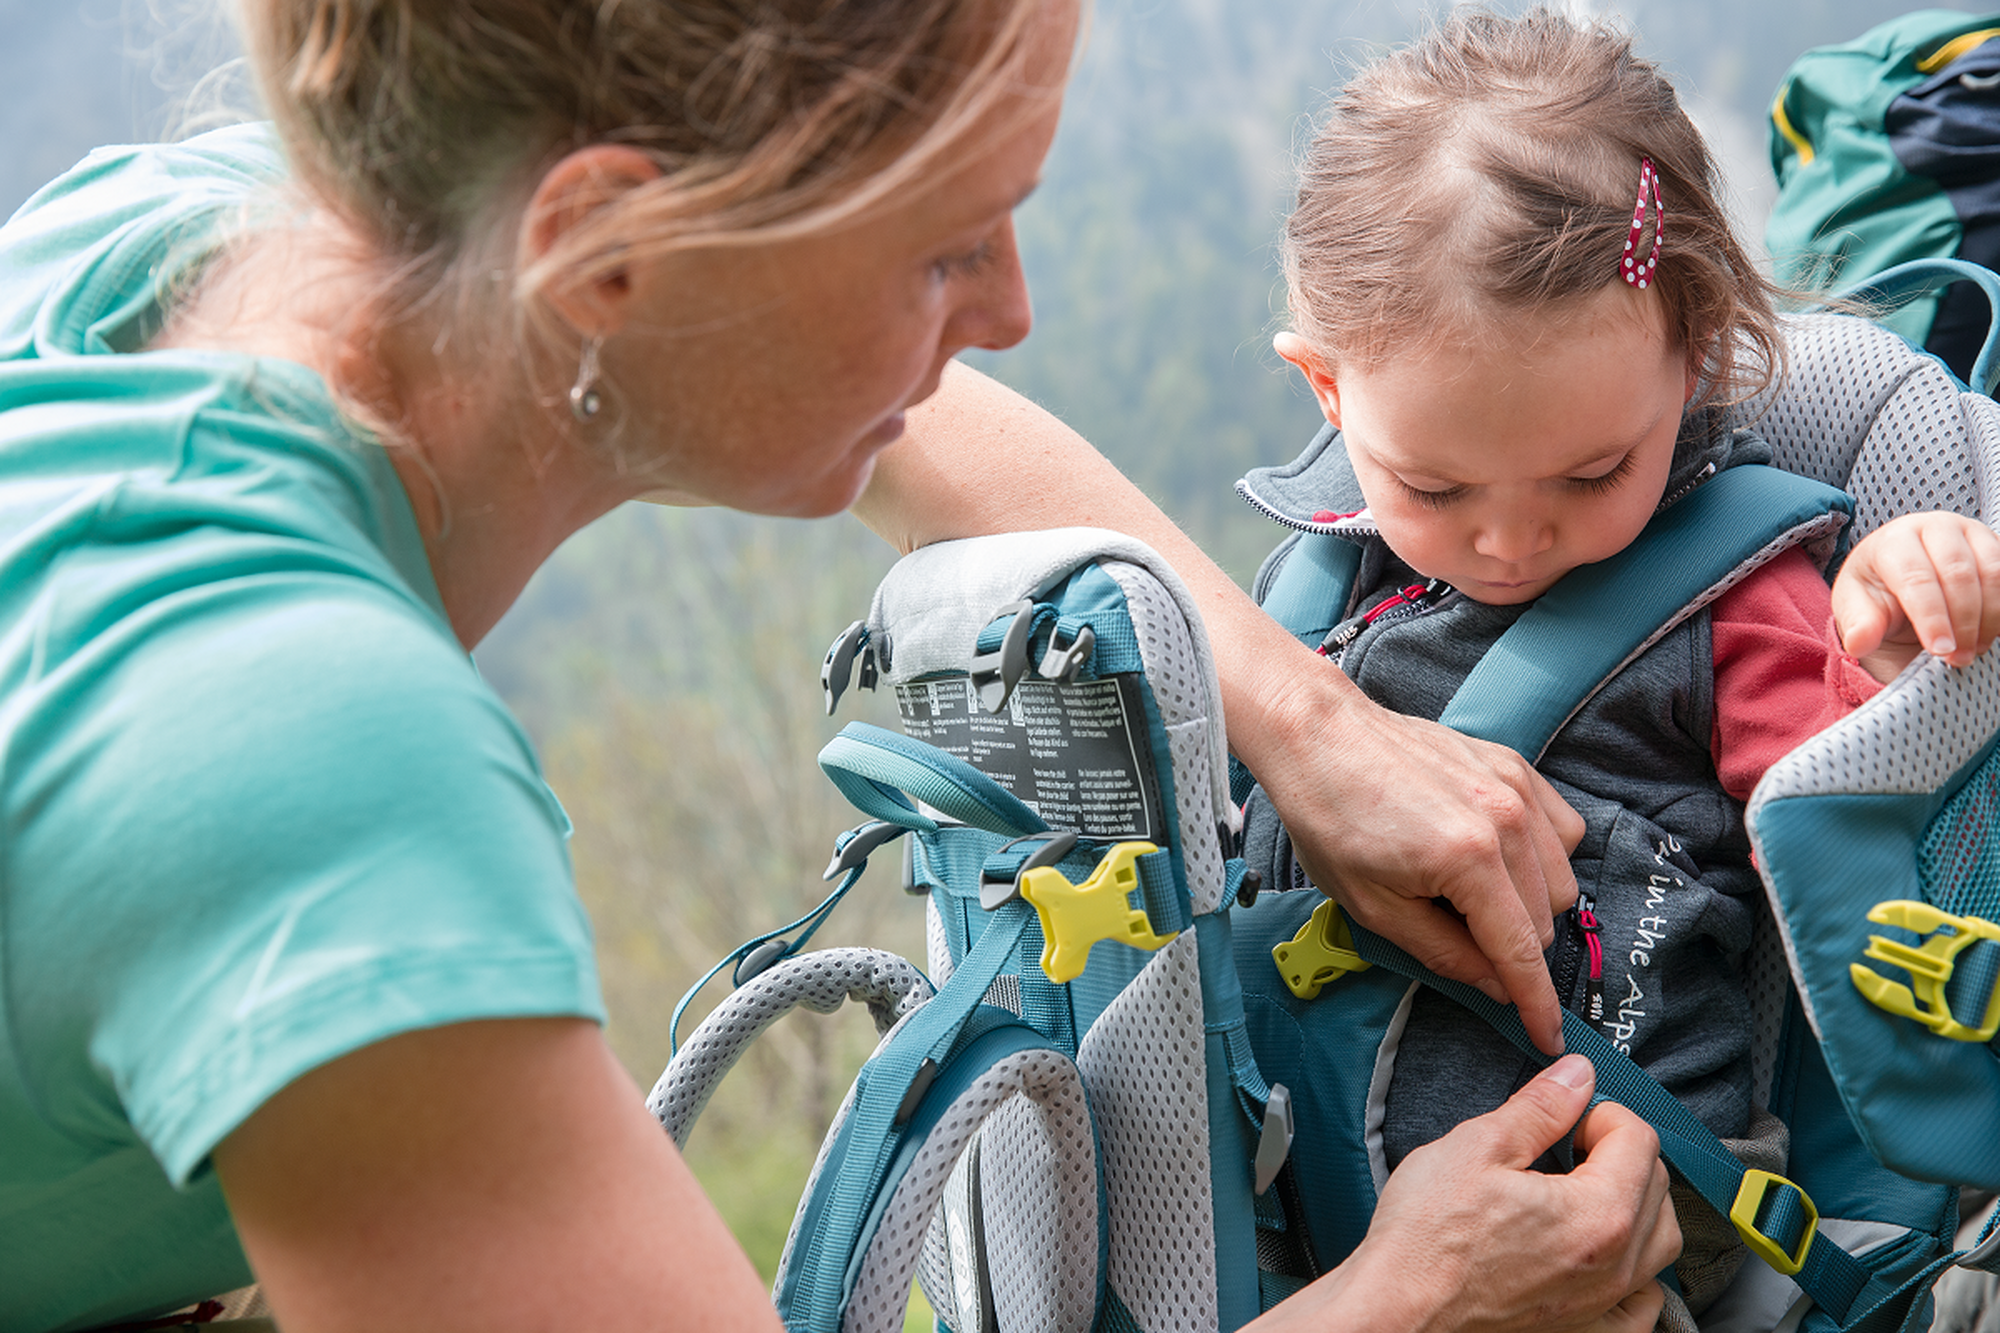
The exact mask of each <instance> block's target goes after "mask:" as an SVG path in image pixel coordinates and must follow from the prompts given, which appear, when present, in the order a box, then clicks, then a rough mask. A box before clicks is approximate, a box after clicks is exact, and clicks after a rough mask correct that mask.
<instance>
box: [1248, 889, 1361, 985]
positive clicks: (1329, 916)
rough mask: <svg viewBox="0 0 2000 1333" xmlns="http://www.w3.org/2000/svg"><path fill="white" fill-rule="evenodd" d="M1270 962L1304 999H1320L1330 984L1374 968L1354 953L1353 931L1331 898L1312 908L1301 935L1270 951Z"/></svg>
mask: <svg viewBox="0 0 2000 1333" xmlns="http://www.w3.org/2000/svg"><path fill="white" fill-rule="evenodd" d="M1271 961H1272V962H1274V963H1276V964H1277V965H1278V976H1279V977H1280V978H1281V979H1282V980H1283V981H1284V983H1285V987H1286V989H1287V990H1289V991H1291V993H1292V994H1294V995H1296V996H1298V997H1299V998H1300V999H1301V1000H1312V999H1317V998H1318V997H1319V992H1320V988H1321V987H1322V986H1324V985H1326V984H1327V983H1328V982H1330V981H1337V980H1339V979H1340V978H1341V977H1344V976H1346V975H1347V974H1348V973H1349V972H1365V971H1367V970H1368V969H1369V968H1371V967H1373V966H1374V964H1373V963H1370V962H1369V961H1367V960H1366V959H1365V958H1363V957H1362V956H1361V955H1360V954H1358V953H1356V952H1355V951H1354V932H1353V931H1352V930H1351V929H1349V928H1348V925H1347V918H1346V917H1344V916H1342V915H1341V913H1340V907H1339V906H1338V904H1336V903H1335V902H1334V901H1333V899H1331V898H1328V899H1327V900H1326V901H1325V902H1323V903H1321V904H1320V905H1319V906H1318V907H1315V908H1313V914H1312V916H1311V917H1309V918H1308V919H1307V921H1306V923H1305V924H1304V925H1303V926H1300V927H1299V933H1298V934H1296V935H1294V936H1292V938H1291V939H1289V940H1287V941H1285V942H1284V943H1283V944H1280V945H1278V946H1276V947H1275V948H1273V949H1272V950H1271Z"/></svg>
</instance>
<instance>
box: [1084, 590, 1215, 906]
mask: <svg viewBox="0 0 2000 1333" xmlns="http://www.w3.org/2000/svg"><path fill="white" fill-rule="evenodd" d="M1101 563H1102V568H1103V570H1104V572H1105V573H1106V574H1108V575H1110V576H1111V580H1112V582H1114V583H1116V584H1117V585H1118V587H1119V590H1120V591H1121V592H1123V593H1124V594H1125V604H1126V609H1127V610H1128V612H1129V613H1130V615H1131V618H1132V630H1133V633H1134V634H1136V635H1137V636H1138V639H1139V657H1140V660H1141V661H1143V662H1144V663H1145V664H1146V684H1147V685H1148V686H1149V687H1150V688H1151V689H1152V691H1153V701H1154V703H1155V704H1157V705H1158V707H1159V710H1160V722H1161V725H1162V726H1163V727H1164V728H1165V729H1166V733H1167V750H1168V753H1169V757H1170V759H1171V762H1172V765H1173V770H1174V797H1175V805H1176V807H1177V809H1178V810H1179V813H1180V824H1181V828H1180V837H1181V860H1182V862H1183V864H1185V865H1186V866H1187V880H1188V897H1189V899H1190V900H1191V902H1192V903H1193V906H1194V911H1195V914H1196V915H1197V916H1200V915H1204V914H1206V913H1209V912H1213V911H1214V910H1215V909H1216V908H1218V907H1220V906H1221V905H1222V892H1223V888H1224V881H1225V871H1224V869H1223V865H1222V844H1221V840H1220V838H1219V836H1218V835H1217V833H1216V825H1217V824H1218V823H1219V822H1227V821H1229V820H1230V819H1232V818H1233V817H1234V816H1235V815H1236V811H1235V808H1234V806H1233V804H1232V803H1231V802H1230V801H1229V799H1228V789H1229V774H1228V765H1227V763H1225V762H1224V761H1223V760H1222V759H1221V757H1220V756H1221V755H1222V754H1223V753H1224V751H1222V750H1219V749H1214V748H1212V747H1213V746H1214V745H1215V742H1216V737H1217V735H1218V734H1219V733H1220V731H1221V727H1220V722H1221V717H1222V703H1221V697H1220V693H1219V691H1218V688H1217V686H1216V681H1215V668H1214V666H1213V665H1211V664H1210V661H1209V657H1208V645H1207V644H1206V643H1199V645H1198V640H1197V638H1196V634H1197V633H1198V632H1199V622H1197V621H1190V620H1189V619H1188V616H1187V608H1186V607H1185V606H1184V605H1182V604H1181V603H1180V602H1177V601H1175V600H1174V598H1173V594H1172V590H1171V589H1170V588H1169V587H1168V586H1167V585H1166V584H1164V583H1162V582H1161V581H1160V580H1159V579H1157V578H1154V577H1153V576H1152V571H1151V570H1149V569H1147V568H1144V567H1142V566H1139V565H1134V564H1128V563H1126V562H1124V561H1122V560H1107V561H1103V562H1101ZM1197 645H1198V646H1197ZM1218 786H1219V789H1220V790H1221V791H1222V793H1223V797H1222V804H1221V806H1220V807H1218V806H1216V805H1214V804H1212V803H1210V802H1208V801H1203V800H1201V799H1199V797H1200V794H1201V793H1204V792H1206V793H1213V792H1215V791H1217V790H1218Z"/></svg>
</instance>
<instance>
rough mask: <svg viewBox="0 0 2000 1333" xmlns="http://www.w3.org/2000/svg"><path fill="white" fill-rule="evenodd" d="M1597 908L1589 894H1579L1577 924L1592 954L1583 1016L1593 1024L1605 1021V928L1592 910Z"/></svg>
mask: <svg viewBox="0 0 2000 1333" xmlns="http://www.w3.org/2000/svg"><path fill="white" fill-rule="evenodd" d="M1596 906H1597V903H1596V901H1595V900H1594V899H1592V898H1591V897H1590V895H1589V894H1578V895H1577V900H1576V924H1577V925H1578V926H1580V927H1582V928H1583V943H1584V948H1585V949H1586V950H1587V951H1588V952H1589V954H1590V983H1589V985H1588V986H1586V987H1585V989H1584V1001H1583V1016H1584V1017H1585V1018H1587V1019H1589V1020H1590V1021H1591V1022H1593V1023H1600V1022H1602V1021H1604V940H1603V938H1602V937H1603V934H1604V926H1603V924H1602V923H1600V922H1599V921H1598V919H1597V913H1596V912H1595V911H1593V910H1592V909H1593V908H1595V907H1596Z"/></svg>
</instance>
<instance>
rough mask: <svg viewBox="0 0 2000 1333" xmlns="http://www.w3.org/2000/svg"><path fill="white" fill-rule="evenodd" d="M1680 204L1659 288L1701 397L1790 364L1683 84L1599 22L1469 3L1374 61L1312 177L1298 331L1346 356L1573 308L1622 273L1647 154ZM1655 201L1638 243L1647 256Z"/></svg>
mask: <svg viewBox="0 0 2000 1333" xmlns="http://www.w3.org/2000/svg"><path fill="white" fill-rule="evenodd" d="M1641 158H1650V159H1652V162H1653V165H1654V168H1655V169H1656V171H1657V172H1658V176H1659V192H1660V199H1661V202H1662V205H1663V207H1664V211H1665V215H1666V224H1665V229H1664V239H1663V244H1662V247H1661V252H1660V261H1659V269H1658V271H1657V273H1656V275H1655V277H1654V279H1653V283H1652V286H1653V289H1654V290H1655V291H1656V292H1657V293H1658V294H1659V297H1660V298H1661V303H1662V305H1663V306H1664V308H1665V310H1666V316H1667V327H1668V331H1669V334H1670V336H1671V337H1672V338H1673V340H1674V344H1675V345H1676V346H1678V347H1685V348H1687V349H1690V350H1691V351H1695V352H1698V353H1699V354H1701V355H1702V356H1703V357H1704V360H1705V365H1704V375H1703V379H1704V384H1705V391H1704V392H1705V396H1706V397H1707V398H1708V399H1709V400H1710V401H1736V400H1740V399H1743V398H1747V397H1751V396H1754V394H1755V393H1756V391H1757V390H1758V389H1760V388H1761V387H1762V386H1763V385H1764V384H1765V383H1767V382H1769V380H1770V379H1771V378H1772V377H1773V376H1774V375H1776V374H1778V373H1780V371H1781V369H1782V366H1783V364H1784V345H1783V342H1782V339H1781V338H1780V336H1779V332H1778V325H1777V316H1776V313H1775V310H1774V307H1773V303H1772V298H1773V296H1774V295H1775V294H1776V293H1777V289H1775V288H1774V287H1772V286H1771V284H1770V283H1769V282H1768V281H1767V280H1766V279H1764V277H1763V276H1762V275H1761V274H1759V273H1758V272H1757V270H1756V268H1755V266H1754V265H1753V264H1752V263H1751V261H1750V259H1749V257H1748V255H1747V254H1746V253H1745V252H1744V250H1743V247H1742V246H1741V244H1739V243H1738V241H1737V240H1736V237H1735V235H1734V233H1733V232H1732V231H1731V229H1730V226H1729V220H1728V217H1727V215H1726V214H1725V213H1724V211H1723V207H1722V204H1721V202H1720V200H1719V198H1718V196H1719V188H1718V177H1717V173H1716V169H1715V163H1714V161H1713V159H1712V158H1711V156H1710V154H1709V151H1708V146H1707V145H1706V144H1705V143H1704V142H1703V141H1702V137H1701V134H1700V132H1699V131H1697V130H1696V129H1695V127H1694V124H1693V122H1691V121H1690V120H1689V119H1688V117H1687V113H1686V112H1685V111H1683V110H1682V109H1681V105H1680V100H1679V98H1678V97H1676V96H1675V94H1674V90H1673V87H1672V85H1671V84H1669V83H1668V82H1667V80H1666V79H1665V77H1664V76H1662V75H1661V73H1660V71H1659V70H1658V69H1657V68H1656V67H1655V66H1654V65H1652V64H1651V63H1650V62H1648V61H1645V60H1642V59H1640V58H1639V57H1638V56H1637V55H1635V54H1634V53H1633V50H1632V42H1631V39H1630V38H1629V37H1628V36H1626V35H1625V34H1623V33H1620V32H1618V31H1616V30H1614V29H1612V28H1610V27H1608V26H1606V25H1604V24H1602V23H1581V22H1577V21H1575V20H1572V19H1570V18H1568V17H1566V16H1564V15H1561V14H1557V13H1552V12H1550V11H1548V10H1536V11H1533V12H1531V13H1528V14H1526V15H1524V16H1523V17H1521V18H1519V19H1508V18H1502V17H1500V16H1497V15H1495V14H1491V13H1487V12H1482V11H1477V10H1458V11H1455V12H1454V13H1453V14H1452V15H1451V16H1450V17H1449V18H1448V19H1446V20H1445V21H1444V22H1443V23H1442V24H1441V25H1439V26H1438V28H1437V29H1436V30H1434V31H1433V32H1432V33H1431V34H1430V35H1429V36H1428V37H1426V38H1424V39H1423V40H1421V41H1419V42H1417V43H1416V44H1414V45H1412V46H1409V47H1407V48H1404V49H1402V50H1399V51H1396V52H1394V53H1393V54H1391V55H1389V56H1388V57H1386V58H1384V59H1382V60H1380V61H1378V62H1376V63H1375V64H1373V65H1371V66H1369V67H1367V68H1366V69H1364V70H1362V71H1361V72H1360V73H1359V74H1358V75H1356V76H1355V77H1354V78H1353V79H1352V80H1351V81H1350V82H1349V83H1348V84H1347V86H1346V88H1345V89H1343V90H1342V92H1341V93H1340V94H1339V95H1338V96H1337V97H1336V98H1335V99H1334V101H1333V104H1332V106H1331V108H1330V109H1329V111H1328V114H1327V116H1326V119H1325V122H1324V124H1323V125H1322V126H1321V127H1320V129H1319V131H1318V133H1317V135H1316V137H1315V139H1314V141H1313V144H1312V147H1311V149H1310V150H1309V152H1308V155H1307V158H1306V161H1305V163H1304V165H1303V167H1302V169H1301V173H1300V183H1299V193H1298V203H1297V206H1296V208H1295V209H1294V211H1293V213H1292V216H1291V220H1290V222H1289V223H1288V224H1287V227H1286V230H1285V238H1284V262H1285V274H1286V279H1287V285H1288V288H1289V302H1290V308H1291V317H1292V320H1293V322H1294V325H1295V327H1296V328H1297V331H1298V332H1299V334H1300V336H1302V337H1303V338H1305V340H1306V341H1307V342H1308V343H1309V344H1311V345H1312V346H1313V348H1314V350H1316V351H1317V352H1319V353H1320V354H1321V355H1322V356H1324V357H1326V358H1327V359H1328V360H1329V362H1330V363H1331V364H1332V365H1334V366H1335V367H1338V366H1339V365H1342V364H1355V365H1362V366H1371V365H1374V364H1378V363H1379V362H1380V361H1381V360H1382V359H1384V358H1385V357H1387V356H1389V355H1392V354H1393V353H1395V352H1396V351H1398V350H1400V349H1403V348H1407V347H1410V346H1423V345H1424V344H1425V340H1426V339H1427V338H1435V337H1440V336H1446V335H1455V334H1461V333H1463V332H1464V331H1466V330H1468V329H1472V328H1479V327H1483V326H1486V325H1490V324H1491V323H1492V322H1493V321H1494V320H1495V318H1496V317H1500V318H1503V319H1510V320H1511V319H1514V318H1517V317H1519V316H1522V315H1532V314H1535V313H1537V312H1540V311H1543V310H1546V309H1549V308H1551V307H1555V306H1559V305H1561V304H1563V303H1565V302H1568V301H1571V300H1574V299H1576V298H1580V297H1583V296H1587V295H1590V294H1592V293H1595V292H1598V291H1601V290H1603V288H1604V287H1605V286H1606V285H1607V284H1609V283H1613V282H1617V281H1620V280H1621V279H1620V277H1619V264H1620V261H1621V260H1622V258H1623V256H1624V253H1625V243H1626V240H1627V238H1628V235H1629V233H1630V230H1631V226H1632V211H1633V201H1634V198H1635V197H1636V196H1637V194H1638V187H1639V172H1640V159H1641ZM1653 227H1654V222H1653V221H1652V213H1651V210H1648V221H1647V223H1646V226H1645V230H1644V232H1643V234H1642V235H1641V237H1640V241H1639V250H1640V252H1641V253H1642V254H1643V253H1644V252H1645V251H1647V250H1649V249H1650V248H1651V244H1652V237H1653Z"/></svg>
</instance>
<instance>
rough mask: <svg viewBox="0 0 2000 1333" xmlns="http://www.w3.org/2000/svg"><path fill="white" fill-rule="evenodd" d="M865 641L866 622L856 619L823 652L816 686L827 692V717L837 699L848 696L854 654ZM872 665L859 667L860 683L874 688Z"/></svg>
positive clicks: (866, 637)
mask: <svg viewBox="0 0 2000 1333" xmlns="http://www.w3.org/2000/svg"><path fill="white" fill-rule="evenodd" d="M867 641H868V623H867V622H866V621H863V620H857V621H855V622H854V623H853V624H852V625H849V626H848V627H847V628H846V629H844V630H842V631H841V632H840V637H839V638H837V639H835V640H834V641H833V646H832V647H830V648H828V649H827V650H826V660H825V661H824V662H821V663H820V666H819V687H820V689H821V690H823V691H825V693H826V715H827V716H828V717H832V716H833V706H834V705H835V704H837V703H839V702H840V696H841V695H843V694H845V693H847V686H848V684H849V682H851V681H852V680H853V679H854V655H855V654H856V653H858V652H860V651H861V645H862V644H863V643H866V642H867ZM872 666H873V663H872V662H866V663H863V664H862V668H861V684H862V686H863V687H864V688H868V689H873V688H874V685H873V682H872V680H871V679H870V677H871V676H872V674H873V673H872V671H871V670H870V668H871V667H872Z"/></svg>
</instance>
